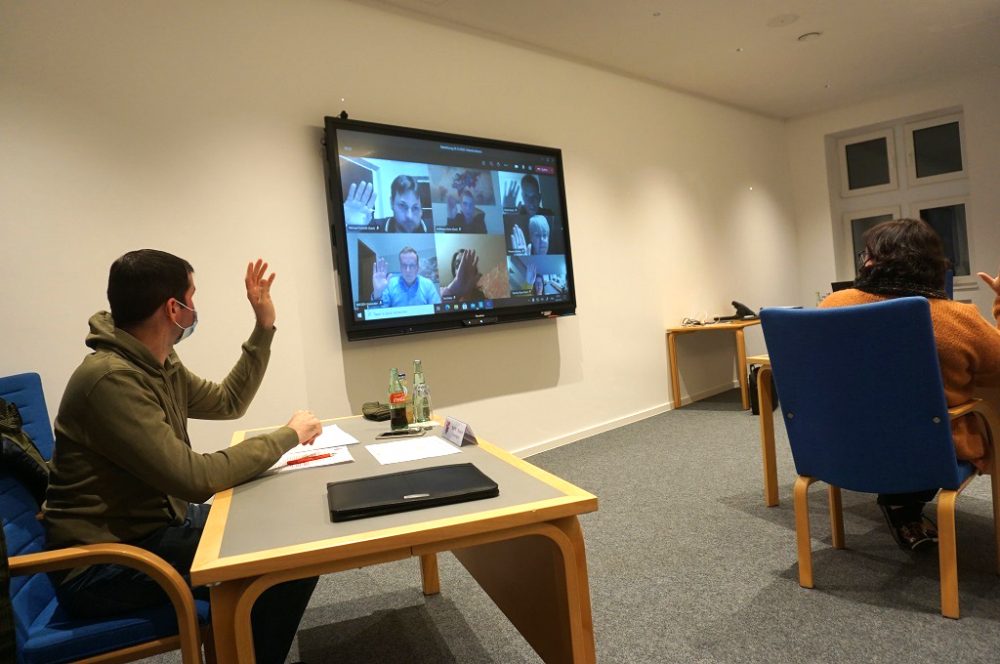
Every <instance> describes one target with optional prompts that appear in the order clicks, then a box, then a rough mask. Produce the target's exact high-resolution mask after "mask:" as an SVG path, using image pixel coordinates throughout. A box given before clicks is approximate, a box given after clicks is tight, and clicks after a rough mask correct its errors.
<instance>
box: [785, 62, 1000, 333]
mask: <svg viewBox="0 0 1000 664" xmlns="http://www.w3.org/2000/svg"><path fill="white" fill-rule="evenodd" d="M956 106H960V107H962V109H963V112H964V122H965V146H964V147H965V151H966V155H965V157H966V164H967V171H968V180H969V204H968V206H967V215H968V216H967V220H966V223H967V231H968V234H969V258H970V259H971V262H972V270H973V271H974V272H975V271H983V272H989V273H991V274H996V273H997V269H998V268H1000V223H998V221H997V220H998V219H1000V187H998V186H997V183H998V181H1000V123H998V122H997V114H998V109H1000V68H996V67H995V68H993V69H990V70H986V71H981V72H977V73H973V74H970V75H968V76H966V77H963V78H958V79H955V80H952V81H949V82H947V83H941V84H938V85H934V86H928V87H923V88H918V89H914V90H912V91H910V92H908V93H906V94H901V95H895V96H891V97H886V98H882V99H877V100H873V101H870V102H866V103H864V104H858V105H855V106H851V107H849V108H843V109H839V110H836V111H831V112H828V113H822V114H817V115H813V116H809V117H806V118H800V119H798V120H794V121H791V122H789V123H788V145H789V162H790V164H791V172H792V185H793V191H794V196H795V213H796V218H797V224H798V248H797V251H798V254H799V259H800V262H799V265H800V267H801V272H800V277H799V293H798V295H799V298H800V299H801V300H803V301H808V299H809V298H810V297H812V298H813V299H815V292H816V291H828V290H829V286H830V282H831V281H834V280H835V276H836V275H835V273H836V264H835V262H834V224H835V223H840V222H839V220H832V219H831V215H830V193H829V187H828V184H827V163H826V152H825V144H824V138H825V137H826V136H827V135H828V134H833V133H836V132H841V131H845V130H849V129H853V128H855V127H864V126H867V125H871V124H876V123H879V122H884V121H887V120H893V119H896V118H904V117H909V116H912V115H917V114H920V113H926V112H930V111H935V110H938V109H948V108H952V107H956ZM956 299H967V300H972V301H973V302H975V303H976V304H977V305H978V306H979V308H980V310H981V311H982V312H983V314H984V315H985V316H987V319H990V320H991V319H992V315H991V313H990V309H991V306H992V303H993V293H992V291H991V290H990V289H989V288H987V287H986V286H985V285H984V284H982V283H981V282H980V281H979V280H976V287H975V289H974V290H967V291H962V292H961V293H956Z"/></svg>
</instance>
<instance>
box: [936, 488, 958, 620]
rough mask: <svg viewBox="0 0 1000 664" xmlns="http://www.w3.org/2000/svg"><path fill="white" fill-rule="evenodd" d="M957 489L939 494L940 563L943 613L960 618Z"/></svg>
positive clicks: (947, 616) (945, 490) (948, 616)
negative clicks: (956, 523)
mask: <svg viewBox="0 0 1000 664" xmlns="http://www.w3.org/2000/svg"><path fill="white" fill-rule="evenodd" d="M957 497H958V492H957V491H950V490H947V489H942V490H941V493H940V494H939V495H938V503H937V518H938V522H937V527H938V564H939V566H940V570H941V615H943V616H944V617H945V618H955V619H957V618H958V564H957V559H956V549H955V499H956V498H957Z"/></svg>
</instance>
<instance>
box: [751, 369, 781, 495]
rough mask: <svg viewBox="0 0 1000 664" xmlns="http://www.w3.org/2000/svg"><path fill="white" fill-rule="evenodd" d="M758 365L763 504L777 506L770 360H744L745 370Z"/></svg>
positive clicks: (776, 467) (776, 471)
mask: <svg viewBox="0 0 1000 664" xmlns="http://www.w3.org/2000/svg"><path fill="white" fill-rule="evenodd" d="M754 364H759V365H760V370H759V371H758V372H757V403H758V405H759V407H760V455H761V458H762V459H763V462H764V504H765V505H767V506H768V507H774V506H775V505H777V504H778V502H779V501H778V465H777V462H776V461H775V456H774V403H773V401H772V400H771V358H770V357H769V356H767V355H751V356H750V357H748V358H746V370H747V372H749V371H750V366H751V365H754Z"/></svg>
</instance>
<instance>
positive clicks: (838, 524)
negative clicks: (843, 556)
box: [828, 484, 844, 549]
mask: <svg viewBox="0 0 1000 664" xmlns="http://www.w3.org/2000/svg"><path fill="white" fill-rule="evenodd" d="M828 493H829V496H830V533H831V536H832V539H833V548H835V549H843V548H844V509H843V507H842V505H841V502H840V487H839V486H833V485H832V484H831V485H830V488H829V491H828Z"/></svg>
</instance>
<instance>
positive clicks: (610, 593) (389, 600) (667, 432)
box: [147, 391, 1000, 664]
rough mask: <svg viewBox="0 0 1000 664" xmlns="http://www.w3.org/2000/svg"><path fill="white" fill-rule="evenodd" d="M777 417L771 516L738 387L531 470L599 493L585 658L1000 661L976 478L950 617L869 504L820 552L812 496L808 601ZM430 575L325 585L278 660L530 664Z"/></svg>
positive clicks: (480, 595) (985, 502) (475, 603)
mask: <svg viewBox="0 0 1000 664" xmlns="http://www.w3.org/2000/svg"><path fill="white" fill-rule="evenodd" d="M776 419H777V420H779V424H778V432H777V435H778V444H777V449H778V479H779V484H780V486H781V505H780V506H778V507H772V508H768V507H765V506H764V503H763V493H762V480H761V462H760V445H759V438H758V430H757V426H758V424H757V418H756V417H753V416H752V415H750V414H749V413H748V412H744V411H741V410H740V407H739V395H738V392H736V391H733V392H728V393H725V394H722V395H719V396H717V397H713V398H710V399H706V400H703V401H700V402H697V403H694V404H691V405H689V406H686V407H684V408H682V409H680V410H674V411H670V412H667V413H664V414H662V415H658V416H656V417H652V418H649V419H646V420H643V421H641V422H637V423H635V424H631V425H629V426H625V427H622V428H619V429H616V430H614V431H610V432H607V433H604V434H601V435H598V436H594V437H592V438H589V439H587V440H583V441H580V442H577V443H574V444H572V445H566V446H564V447H561V448H558V449H555V450H550V451H548V452H545V453H542V454H539V455H536V456H533V457H531V458H530V461H531V462H532V463H534V464H536V465H538V466H540V467H542V468H544V469H546V470H549V471H551V472H553V473H555V474H557V475H559V476H561V477H563V478H565V479H567V480H569V481H570V482H573V483H574V484H577V485H578V486H580V487H582V488H584V489H587V490H588V491H590V492H592V493H594V494H595V495H596V496H597V497H598V500H599V505H600V508H599V511H598V512H596V513H594V514H589V515H585V516H583V517H582V518H581V524H582V526H583V530H584V535H585V538H586V543H587V558H588V567H589V571H590V589H591V598H592V605H593V617H594V630H595V636H596V645H597V659H598V661H599V662H604V663H611V662H622V663H625V662H628V663H634V662H685V663H687V662H693V663H699V662H705V663H708V662H894V663H895V662H945V661H949V662H995V661H998V660H1000V629H998V627H1000V578H998V577H997V575H996V574H995V573H994V571H993V570H994V565H995V557H994V556H995V552H994V551H993V547H992V545H991V530H992V529H991V523H990V498H989V481H988V479H985V478H979V479H977V480H976V481H975V482H974V483H973V484H972V486H971V487H970V488H969V489H967V490H966V492H964V493H963V494H962V496H961V497H960V498H959V501H958V506H959V516H958V561H959V563H958V564H959V592H960V600H961V611H962V619H961V620H958V621H955V620H948V619H945V618H942V617H941V616H940V614H939V612H938V611H939V585H938V566H937V565H938V560H937V554H936V552H934V551H931V552H929V553H924V554H912V553H907V552H904V551H902V550H900V549H899V548H898V547H897V546H896V544H895V543H894V542H893V540H892V538H891V537H890V535H889V533H888V531H887V530H886V527H885V525H884V522H883V520H882V516H881V513H880V512H879V511H878V509H877V508H876V506H875V504H874V498H873V497H872V496H869V495H865V494H856V493H851V492H844V501H843V502H844V513H845V530H846V539H847V547H848V548H847V549H846V550H840V551H837V550H834V549H832V548H831V547H830V532H829V521H828V519H827V516H826V500H825V497H826V492H825V491H824V490H823V488H822V485H818V486H816V485H814V486H815V488H814V489H813V491H812V492H811V494H810V495H811V496H812V500H811V503H810V506H811V512H812V514H813V519H812V522H813V538H814V540H813V551H814V553H813V567H814V574H815V582H816V588H815V589H814V590H805V589H802V588H800V587H799V585H798V582H797V578H798V577H797V574H798V566H797V564H796V557H795V525H794V515H793V510H792V505H791V484H792V482H793V480H794V477H795V475H794V470H793V466H792V463H791V457H790V454H789V451H788V443H787V438H786V437H785V433H784V430H783V429H782V428H781V425H780V417H778V418H776ZM929 513H932V512H929ZM512 573H516V571H512ZM440 574H441V594H440V595H438V596H435V597H430V598H426V597H424V596H423V595H422V594H421V592H420V572H419V565H418V563H417V561H416V560H410V561H403V562H400V563H393V564H388V565H382V566H379V567H373V568H368V569H363V570H355V571H350V572H346V573H341V574H336V575H329V576H325V577H323V578H322V579H321V580H320V583H319V586H318V588H317V590H316V593H315V595H314V596H313V599H312V602H311V603H310V606H309V609H308V610H307V612H306V615H305V617H304V619H303V622H302V625H301V628H300V631H299V635H298V638H297V641H296V644H295V645H294V646H293V649H292V652H291V654H290V661H295V660H298V659H302V660H304V661H306V662H309V663H311V664H323V663H327V662H331V663H332V662H380V663H396V662H398V663H403V662H406V663H419V664H424V663H426V664H431V663H434V664H439V663H444V662H482V663H487V662H495V663H505V664H506V663H508V662H538V661H540V660H539V658H538V657H537V655H535V654H534V652H533V651H532V650H531V648H530V646H528V645H527V643H526V642H525V641H524V639H523V638H521V636H520V635H519V634H518V633H517V631H516V630H515V629H514V628H513V627H512V626H511V624H510V623H509V622H508V621H507V619H506V618H505V617H504V616H503V614H501V613H500V611H499V610H498V609H497V608H496V607H495V606H494V605H493V604H492V602H491V601H490V599H489V598H488V597H487V596H486V594H485V593H484V592H483V591H482V590H480V589H479V587H478V586H477V585H476V583H475V581H473V580H472V578H471V577H470V576H469V575H468V574H467V573H466V572H465V570H464V569H463V568H462V566H461V565H460V564H459V563H458V562H457V561H456V560H455V559H454V558H453V557H452V556H451V555H450V554H443V555H441V556H440ZM179 661H180V659H179V657H178V656H176V654H174V655H163V656H160V657H157V658H151V659H150V660H147V662H150V663H154V662H155V663H158V664H166V663H168V662H170V663H173V662H179Z"/></svg>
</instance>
